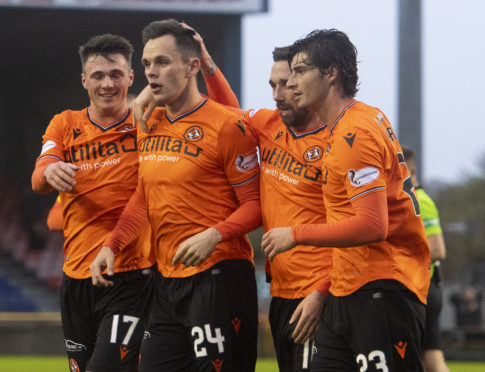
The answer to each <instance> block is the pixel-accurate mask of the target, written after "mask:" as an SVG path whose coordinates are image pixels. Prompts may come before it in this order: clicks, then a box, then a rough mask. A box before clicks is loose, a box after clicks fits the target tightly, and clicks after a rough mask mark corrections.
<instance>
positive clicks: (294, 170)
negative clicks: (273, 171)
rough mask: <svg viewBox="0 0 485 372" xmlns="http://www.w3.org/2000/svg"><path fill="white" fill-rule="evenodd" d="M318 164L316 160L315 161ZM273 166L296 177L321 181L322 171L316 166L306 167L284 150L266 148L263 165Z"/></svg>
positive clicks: (263, 154)
mask: <svg viewBox="0 0 485 372" xmlns="http://www.w3.org/2000/svg"><path fill="white" fill-rule="evenodd" d="M315 162H316V160H315ZM264 164H267V165H272V166H274V167H276V168H279V170H284V171H286V172H287V173H290V174H292V175H295V176H302V175H303V177H304V178H306V179H308V180H311V181H319V180H320V179H321V177H322V170H321V169H319V167H315V166H305V165H304V164H303V163H302V162H300V161H298V160H296V159H295V158H294V157H293V156H292V155H291V154H289V153H288V152H286V151H285V150H283V149H280V148H278V147H274V148H273V149H270V148H267V147H265V148H264V149H263V151H262V153H261V165H264Z"/></svg>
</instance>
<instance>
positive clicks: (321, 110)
mask: <svg viewBox="0 0 485 372" xmlns="http://www.w3.org/2000/svg"><path fill="white" fill-rule="evenodd" d="M352 101H353V98H352V97H344V96H341V95H340V94H329V95H328V96H327V97H326V99H325V100H324V102H322V104H321V105H320V106H319V107H318V109H317V116H318V117H319V118H320V120H321V121H323V122H324V123H325V124H327V125H332V124H333V123H334V122H335V120H337V118H338V116H339V115H340V114H341V113H342V111H343V110H344V109H345V107H347V106H348V105H349V104H350V102H352Z"/></svg>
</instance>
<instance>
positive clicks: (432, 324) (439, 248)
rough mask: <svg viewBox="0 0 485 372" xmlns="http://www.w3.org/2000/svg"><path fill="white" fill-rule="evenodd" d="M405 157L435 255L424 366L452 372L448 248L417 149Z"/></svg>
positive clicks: (405, 150) (406, 152) (429, 370)
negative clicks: (443, 265)
mask: <svg viewBox="0 0 485 372" xmlns="http://www.w3.org/2000/svg"><path fill="white" fill-rule="evenodd" d="M402 150H403V155H404V159H405V160H406V164H407V166H408V169H409V173H411V180H412V181H413V185H414V187H415V189H416V194H417V196H418V201H419V209H420V210H421V218H422V219H423V222H424V228H425V229H426V236H427V237H428V242H429V249H430V253H431V262H432V264H431V281H430V283H429V290H428V297H427V304H426V326H425V329H424V346H423V349H424V358H423V359H424V367H425V368H426V371H427V372H448V371H449V369H448V367H447V366H446V362H445V357H444V355H443V351H442V350H441V349H440V328H439V318H440V313H441V308H442V306H443V293H442V290H441V271H440V261H442V260H444V259H445V258H446V246H445V240H444V238H443V232H442V230H441V225H440V217H439V213H438V209H437V208H436V205H435V203H434V202H433V199H431V197H430V196H429V195H428V194H427V193H426V191H424V189H423V188H422V187H421V186H420V185H419V182H418V176H417V174H418V172H417V167H416V157H415V155H414V152H413V150H411V149H410V148H408V147H405V146H403V147H402Z"/></svg>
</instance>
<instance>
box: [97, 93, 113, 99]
mask: <svg viewBox="0 0 485 372" xmlns="http://www.w3.org/2000/svg"><path fill="white" fill-rule="evenodd" d="M116 94H117V93H101V94H100V96H101V97H103V98H113V97H115V96H116Z"/></svg>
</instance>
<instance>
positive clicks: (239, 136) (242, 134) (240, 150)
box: [218, 117, 259, 187]
mask: <svg viewBox="0 0 485 372" xmlns="http://www.w3.org/2000/svg"><path fill="white" fill-rule="evenodd" d="M218 151H219V157H220V159H221V161H222V163H223V166H224V171H225V173H226V177H227V179H228V181H229V183H230V185H231V186H232V187H237V186H242V185H245V184H247V183H249V182H251V181H252V180H253V179H255V178H256V177H257V176H258V174H259V162H258V155H257V150H256V141H255V138H254V135H253V133H252V132H251V131H250V130H249V128H248V126H247V123H246V122H245V121H244V120H243V119H238V118H237V117H231V119H230V120H228V121H226V122H225V123H224V125H223V127H222V128H221V131H220V133H219V139H218Z"/></svg>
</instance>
